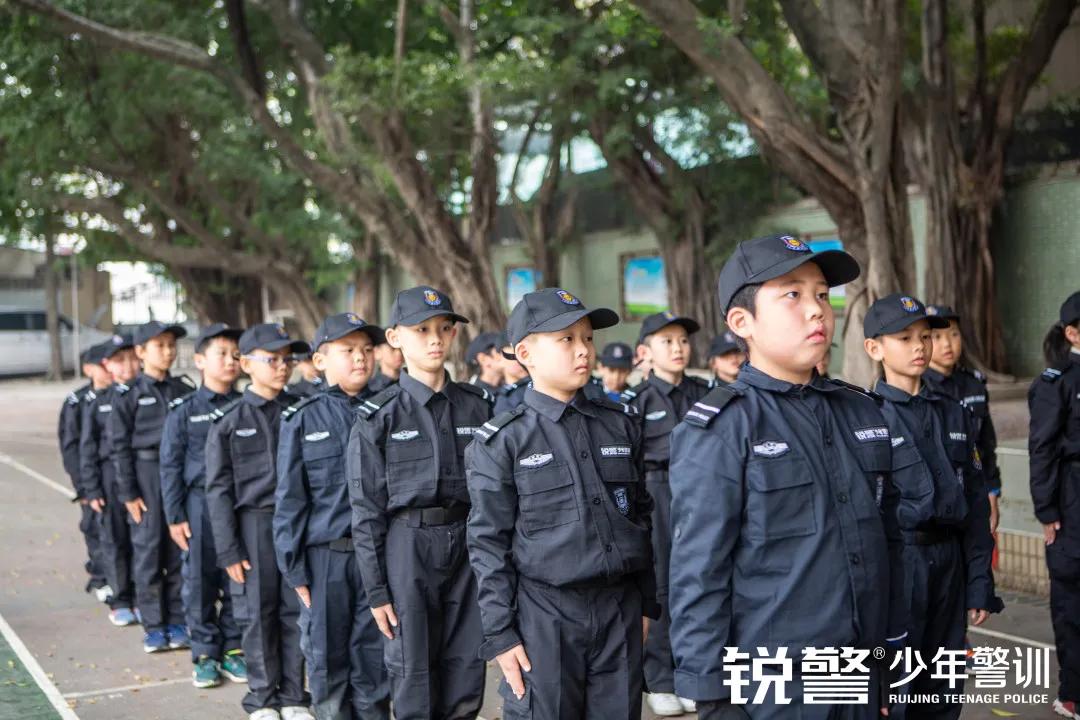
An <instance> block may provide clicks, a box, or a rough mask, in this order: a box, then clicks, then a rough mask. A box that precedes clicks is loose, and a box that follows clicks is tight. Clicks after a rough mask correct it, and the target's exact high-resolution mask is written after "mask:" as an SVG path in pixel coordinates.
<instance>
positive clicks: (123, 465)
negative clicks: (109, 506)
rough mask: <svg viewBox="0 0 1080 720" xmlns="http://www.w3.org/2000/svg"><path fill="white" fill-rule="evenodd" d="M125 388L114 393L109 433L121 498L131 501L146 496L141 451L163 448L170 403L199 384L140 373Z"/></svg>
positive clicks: (169, 376) (118, 388)
mask: <svg viewBox="0 0 1080 720" xmlns="http://www.w3.org/2000/svg"><path fill="white" fill-rule="evenodd" d="M123 387H127V388H129V389H127V390H124V389H123ZM123 387H117V389H116V391H115V392H114V393H113V401H112V406H113V410H112V414H111V419H110V428H109V432H110V442H111V443H112V459H113V464H114V465H115V466H116V483H117V489H118V491H119V494H120V501H121V502H131V501H132V500H134V499H135V498H137V497H140V496H141V495H142V491H141V490H139V484H138V480H137V478H136V477H135V458H136V455H137V454H138V451H140V450H146V451H157V450H159V448H160V446H161V431H162V429H163V428H164V427H165V416H166V415H167V414H168V412H169V403H171V402H172V401H173V400H176V399H177V398H179V397H183V396H184V395H187V394H188V393H190V392H191V391H192V390H195V385H194V383H192V382H191V381H190V380H189V379H187V378H186V377H183V376H175V375H166V376H165V379H164V380H155V379H154V378H152V377H150V376H149V375H146V374H145V373H139V375H138V377H136V378H135V380H134V381H132V383H131V385H130V386H126V385H125V386H123Z"/></svg>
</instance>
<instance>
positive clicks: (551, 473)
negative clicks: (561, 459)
mask: <svg viewBox="0 0 1080 720" xmlns="http://www.w3.org/2000/svg"><path fill="white" fill-rule="evenodd" d="M514 482H515V484H517V488H518V495H533V494H535V493H541V492H546V491H548V490H556V489H558V488H563V487H566V486H568V485H573V484H574V478H573V477H572V476H571V475H570V473H569V472H568V471H567V469H566V465H564V464H562V463H551V464H550V465H545V466H544V467H542V468H537V469H536V470H525V469H519V470H517V471H516V472H515V473H514Z"/></svg>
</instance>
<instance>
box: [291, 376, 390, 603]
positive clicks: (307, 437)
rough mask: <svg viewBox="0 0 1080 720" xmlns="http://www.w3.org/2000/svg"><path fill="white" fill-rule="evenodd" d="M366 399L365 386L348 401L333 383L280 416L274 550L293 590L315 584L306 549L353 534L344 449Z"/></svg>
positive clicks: (367, 394)
mask: <svg viewBox="0 0 1080 720" xmlns="http://www.w3.org/2000/svg"><path fill="white" fill-rule="evenodd" d="M367 397H370V393H369V392H368V391H367V388H365V389H364V390H363V391H362V392H361V393H360V394H359V395H357V396H356V397H350V396H349V395H348V394H347V393H346V392H345V391H343V390H342V389H341V388H339V387H338V386H336V385H332V386H330V387H328V388H326V390H325V391H324V392H321V393H318V394H317V395H312V396H311V397H308V398H305V399H304V400H301V401H300V402H299V403H297V404H296V405H293V406H292V407H290V408H288V409H287V410H285V412H284V413H283V414H282V416H281V429H280V431H279V432H280V435H279V437H278V451H277V475H278V484H277V490H276V493H275V496H274V550H275V552H276V553H277V559H278V568H279V569H280V570H281V574H282V575H284V576H285V582H287V583H288V584H289V586H290V587H293V588H297V587H300V586H302V585H310V584H311V575H310V573H309V572H308V567H307V554H306V553H305V548H307V547H308V546H310V545H323V544H326V543H329V542H333V541H335V540H340V539H342V538H347V537H351V536H352V510H351V508H350V507H349V488H348V482H347V480H346V475H345V449H346V447H347V446H348V443H349V431H350V429H351V428H352V425H353V422H354V421H355V420H356V409H357V407H358V406H359V405H360V404H361V403H362V402H363V401H364V400H365V399H366V398H367Z"/></svg>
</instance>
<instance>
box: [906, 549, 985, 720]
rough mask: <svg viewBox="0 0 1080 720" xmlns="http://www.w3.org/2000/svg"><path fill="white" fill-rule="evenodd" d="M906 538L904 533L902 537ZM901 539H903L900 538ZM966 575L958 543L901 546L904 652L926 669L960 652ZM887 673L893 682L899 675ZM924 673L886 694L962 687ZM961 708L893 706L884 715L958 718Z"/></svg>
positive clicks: (952, 690) (927, 692)
mask: <svg viewBox="0 0 1080 720" xmlns="http://www.w3.org/2000/svg"><path fill="white" fill-rule="evenodd" d="M905 535H908V533H905ZM905 540H906V538H905ZM966 576H967V572H966V570H965V563H964V553H963V549H962V548H961V545H960V540H959V539H956V538H954V539H949V540H945V541H944V542H938V543H934V544H929V545H918V544H911V543H909V542H905V545H904V586H905V588H906V590H907V593H908V597H909V598H910V600H909V612H910V614H909V621H908V623H909V624H908V636H907V639H906V644H907V646H908V647H910V648H912V649H914V650H918V651H919V652H920V654H921V655H922V658H923V660H924V661H925V662H926V663H927V665H928V666H930V667H932V665H931V663H932V661H933V659H934V657H935V656H936V655H937V654H938V652H939V651H940V650H943V649H944V650H963V649H964V634H965V632H966V630H967V620H966V618H965V613H966V611H967V608H966V605H967V592H966V591H967V579H966ZM899 671H900V668H897V670H894V671H893V679H894V680H898V679H900V678H901V677H902V675H898V674H897V673H898V672H899ZM931 674H932V673H931V672H930V670H925V671H923V672H921V673H919V674H918V675H917V676H916V677H915V678H914V679H913V680H912V681H911V682H910V683H908V684H907V685H904V686H902V687H898V688H894V689H892V690H891V691H890V692H891V693H892V694H900V695H931V694H932V695H937V696H938V697H944V696H945V695H946V694H953V695H957V694H960V693H962V692H963V691H964V687H963V685H962V684H958V685H955V686H950V685H949V681H948V680H945V679H936V680H935V679H933V678H931ZM962 709H963V706H962V705H960V704H953V703H945V702H941V703H937V704H929V703H917V704H909V705H906V706H905V705H897V706H895V707H893V708H892V709H891V710H890V717H891V718H893V720H897V719H898V718H909V719H911V718H920V719H921V718H940V719H941V720H945V719H946V718H950V719H955V718H958V717H960V711H961V710H962Z"/></svg>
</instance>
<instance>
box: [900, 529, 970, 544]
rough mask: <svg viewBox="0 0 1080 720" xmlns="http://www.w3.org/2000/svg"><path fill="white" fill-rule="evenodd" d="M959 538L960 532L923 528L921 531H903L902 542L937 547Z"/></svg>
mask: <svg viewBox="0 0 1080 720" xmlns="http://www.w3.org/2000/svg"><path fill="white" fill-rule="evenodd" d="M959 537H960V531H959V530H956V529H953V528H925V529H923V530H905V531H904V542H905V543H907V544H908V545H938V544H940V543H946V542H951V541H952V540H956V539H958V538H959Z"/></svg>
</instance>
